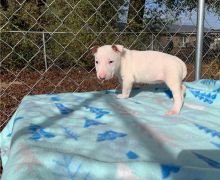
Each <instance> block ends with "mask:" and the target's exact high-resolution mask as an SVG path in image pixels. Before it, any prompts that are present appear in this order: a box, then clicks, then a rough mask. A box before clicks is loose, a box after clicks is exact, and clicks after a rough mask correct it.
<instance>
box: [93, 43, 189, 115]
mask: <svg viewBox="0 0 220 180" xmlns="http://www.w3.org/2000/svg"><path fill="white" fill-rule="evenodd" d="M91 51H92V54H93V55H94V56H95V67H96V72H97V77H98V79H100V80H109V79H111V78H112V77H113V76H117V77H118V79H119V81H120V83H121V84H122V94H119V95H118V98H128V97H129V95H130V92H131V89H132V86H133V84H134V83H148V84H156V83H161V82H165V83H166V84H167V86H168V87H169V88H170V90H171V91H172V93H173V99H174V105H173V107H172V109H171V110H170V111H168V112H167V113H166V115H172V114H178V113H179V112H180V110H181V108H182V105H183V100H184V93H185V86H184V85H183V84H182V80H183V79H184V78H185V77H186V74H187V69H186V65H185V63H184V62H183V61H182V60H180V59H179V58H178V57H176V56H172V55H169V54H166V53H162V52H157V51H136V50H129V49H126V48H124V47H123V46H122V45H105V46H101V47H98V46H95V47H92V48H91Z"/></svg>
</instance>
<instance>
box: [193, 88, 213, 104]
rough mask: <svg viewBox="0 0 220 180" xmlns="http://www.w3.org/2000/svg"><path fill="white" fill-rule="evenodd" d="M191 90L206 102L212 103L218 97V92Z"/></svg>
mask: <svg viewBox="0 0 220 180" xmlns="http://www.w3.org/2000/svg"><path fill="white" fill-rule="evenodd" d="M190 92H191V93H192V94H193V95H194V96H195V97H196V98H198V99H199V100H200V101H203V102H204V103H208V104H212V103H213V102H214V100H215V99H216V97H217V93H211V92H204V91H201V90H197V89H190Z"/></svg>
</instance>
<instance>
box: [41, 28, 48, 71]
mask: <svg viewBox="0 0 220 180" xmlns="http://www.w3.org/2000/svg"><path fill="white" fill-rule="evenodd" d="M42 35H43V36H42V41H43V48H44V49H43V52H44V64H45V71H47V54H46V44H45V36H44V32H43V33H42Z"/></svg>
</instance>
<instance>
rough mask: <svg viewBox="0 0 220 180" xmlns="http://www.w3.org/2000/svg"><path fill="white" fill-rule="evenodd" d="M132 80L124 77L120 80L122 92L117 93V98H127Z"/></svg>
mask: <svg viewBox="0 0 220 180" xmlns="http://www.w3.org/2000/svg"><path fill="white" fill-rule="evenodd" d="M132 85H133V82H132V81H131V80H127V79H124V80H123V82H122V94H119V95H117V98H123V99H124V98H128V97H129V95H130V93H131V89H132Z"/></svg>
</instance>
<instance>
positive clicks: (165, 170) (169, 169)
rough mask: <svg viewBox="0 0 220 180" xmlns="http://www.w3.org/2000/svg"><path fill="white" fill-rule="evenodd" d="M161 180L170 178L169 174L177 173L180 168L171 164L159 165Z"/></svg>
mask: <svg viewBox="0 0 220 180" xmlns="http://www.w3.org/2000/svg"><path fill="white" fill-rule="evenodd" d="M161 171H162V178H163V179H167V178H169V177H170V175H171V173H178V172H179V171H180V166H176V165H171V164H161Z"/></svg>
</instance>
